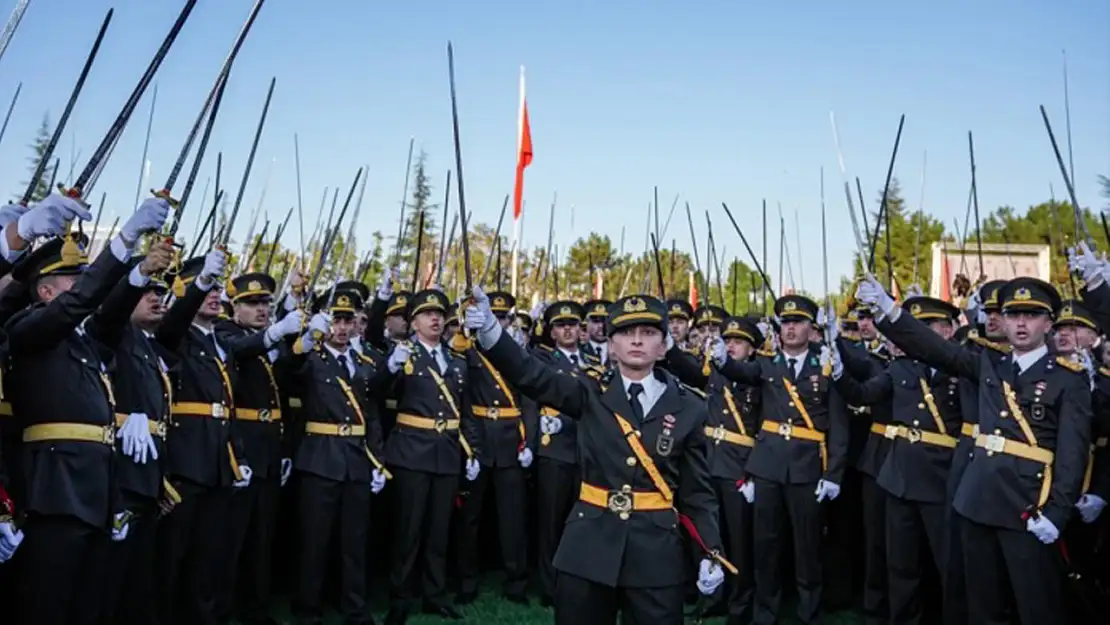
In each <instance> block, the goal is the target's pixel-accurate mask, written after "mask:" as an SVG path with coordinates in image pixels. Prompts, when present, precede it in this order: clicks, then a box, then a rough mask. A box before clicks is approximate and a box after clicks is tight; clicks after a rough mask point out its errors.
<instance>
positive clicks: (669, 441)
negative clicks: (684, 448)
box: [655, 415, 676, 456]
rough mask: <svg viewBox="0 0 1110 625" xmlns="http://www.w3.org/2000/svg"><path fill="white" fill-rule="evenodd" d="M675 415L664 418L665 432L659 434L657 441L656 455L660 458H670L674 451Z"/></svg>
mask: <svg viewBox="0 0 1110 625" xmlns="http://www.w3.org/2000/svg"><path fill="white" fill-rule="evenodd" d="M675 423H676V421H675V418H674V415H664V416H663V431H662V432H660V433H659V437H658V438H656V439H655V453H657V454H659V455H660V456H669V455H671V451H673V450H674V427H675Z"/></svg>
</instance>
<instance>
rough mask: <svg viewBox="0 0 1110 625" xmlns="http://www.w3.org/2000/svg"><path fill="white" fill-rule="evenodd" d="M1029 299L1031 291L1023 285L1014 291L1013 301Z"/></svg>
mask: <svg viewBox="0 0 1110 625" xmlns="http://www.w3.org/2000/svg"><path fill="white" fill-rule="evenodd" d="M1031 299H1033V293H1032V292H1030V291H1029V289H1027V288H1025V287H1021V288H1020V289H1018V290H1016V291H1014V301H1018V302H1027V301H1029V300H1031Z"/></svg>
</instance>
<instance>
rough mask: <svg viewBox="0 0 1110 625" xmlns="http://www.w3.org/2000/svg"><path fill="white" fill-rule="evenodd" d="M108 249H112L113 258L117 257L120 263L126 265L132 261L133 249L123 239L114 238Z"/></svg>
mask: <svg viewBox="0 0 1110 625" xmlns="http://www.w3.org/2000/svg"><path fill="white" fill-rule="evenodd" d="M108 247H110V248H112V256H115V257H116V260H118V261H119V262H121V263H126V262H127V261H129V260H131V248H129V247H127V244H126V243H124V242H123V237H120V236H116V237H114V238H113V239H112V243H111V244H110V245H109V246H108Z"/></svg>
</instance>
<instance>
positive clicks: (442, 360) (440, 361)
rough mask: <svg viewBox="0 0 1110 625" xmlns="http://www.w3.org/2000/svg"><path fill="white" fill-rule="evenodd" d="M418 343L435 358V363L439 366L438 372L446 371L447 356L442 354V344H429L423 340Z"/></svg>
mask: <svg viewBox="0 0 1110 625" xmlns="http://www.w3.org/2000/svg"><path fill="white" fill-rule="evenodd" d="M420 344H421V345H423V346H424V349H426V350H428V353H429V354H431V355H432V357H434V358H435V360H436V365H437V366H439V372H440V374H442V373H444V372H446V371H447V357H446V356H444V355H443V346H442V345H440V344H438V343H437V344H434V345H429V344H427V343H425V342H424V341H423V340H421V341H420Z"/></svg>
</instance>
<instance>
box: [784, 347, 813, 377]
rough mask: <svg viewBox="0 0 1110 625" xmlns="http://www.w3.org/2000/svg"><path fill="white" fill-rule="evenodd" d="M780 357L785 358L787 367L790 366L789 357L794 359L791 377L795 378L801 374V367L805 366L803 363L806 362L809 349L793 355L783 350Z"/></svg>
mask: <svg viewBox="0 0 1110 625" xmlns="http://www.w3.org/2000/svg"><path fill="white" fill-rule="evenodd" d="M782 357H783V358H784V359H785V362H786V366H787V367H789V366H790V359H791V358H793V359H794V372H793V375H792V376H791V377H793V378H794V379H797V378H798V376H799V375H801V373H802V367H803V366H805V364H806V358H808V357H809V351H804V352H802V353H800V354H798V355H796V356H793V355H790V354H787V353H786V352H783V353H782Z"/></svg>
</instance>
